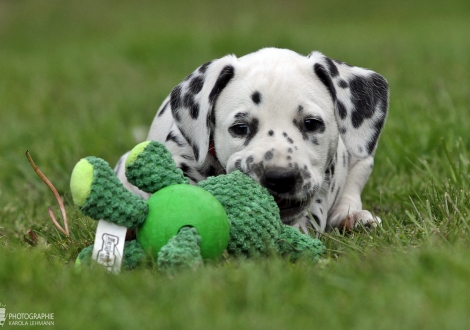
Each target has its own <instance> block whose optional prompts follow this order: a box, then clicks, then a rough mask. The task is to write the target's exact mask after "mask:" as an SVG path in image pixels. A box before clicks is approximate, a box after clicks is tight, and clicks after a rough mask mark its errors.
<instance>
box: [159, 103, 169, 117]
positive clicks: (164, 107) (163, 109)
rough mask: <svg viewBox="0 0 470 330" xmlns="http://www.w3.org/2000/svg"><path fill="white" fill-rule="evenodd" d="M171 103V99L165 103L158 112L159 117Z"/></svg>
mask: <svg viewBox="0 0 470 330" xmlns="http://www.w3.org/2000/svg"><path fill="white" fill-rule="evenodd" d="M169 104H170V101H168V102H166V103H165V105H164V106H163V107H162V110H160V112H159V113H158V117H160V116H161V115H163V113H164V112H165V110H166V109H168V105H169Z"/></svg>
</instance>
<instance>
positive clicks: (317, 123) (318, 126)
mask: <svg viewBox="0 0 470 330" xmlns="http://www.w3.org/2000/svg"><path fill="white" fill-rule="evenodd" d="M324 129H325V124H324V123H323V121H322V120H321V119H315V118H307V119H305V120H304V131H307V132H317V131H322V130H324Z"/></svg>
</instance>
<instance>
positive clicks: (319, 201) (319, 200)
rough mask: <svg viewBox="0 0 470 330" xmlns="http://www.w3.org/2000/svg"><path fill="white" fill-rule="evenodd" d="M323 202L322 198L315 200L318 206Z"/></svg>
mask: <svg viewBox="0 0 470 330" xmlns="http://www.w3.org/2000/svg"><path fill="white" fill-rule="evenodd" d="M322 202H323V201H322V200H321V199H320V198H319V199H316V200H315V203H317V204H321V203H322Z"/></svg>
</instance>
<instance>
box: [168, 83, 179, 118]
mask: <svg viewBox="0 0 470 330" xmlns="http://www.w3.org/2000/svg"><path fill="white" fill-rule="evenodd" d="M170 104H171V110H172V112H173V117H174V118H175V120H176V121H181V115H180V111H181V85H178V86H176V87H175V88H173V90H172V91H171V95H170Z"/></svg>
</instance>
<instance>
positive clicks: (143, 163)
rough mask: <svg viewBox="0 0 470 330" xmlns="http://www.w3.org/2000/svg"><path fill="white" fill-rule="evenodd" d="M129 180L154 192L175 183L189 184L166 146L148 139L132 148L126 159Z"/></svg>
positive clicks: (151, 192)
mask: <svg viewBox="0 0 470 330" xmlns="http://www.w3.org/2000/svg"><path fill="white" fill-rule="evenodd" d="M126 177H127V180H128V181H129V182H130V183H131V184H133V185H134V186H136V187H138V188H140V189H141V190H143V191H145V192H147V193H150V194H153V193H154V192H156V191H158V190H160V189H162V188H165V187H167V186H172V185H175V184H189V180H188V179H187V178H185V177H184V175H183V172H182V171H181V169H179V168H177V167H176V164H175V162H174V160H173V158H171V154H170V152H169V151H168V150H167V149H166V147H165V146H164V145H163V144H161V143H159V142H156V141H146V142H142V143H140V144H138V145H137V146H135V147H134V149H132V151H131V152H130V153H129V156H127V160H126Z"/></svg>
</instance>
